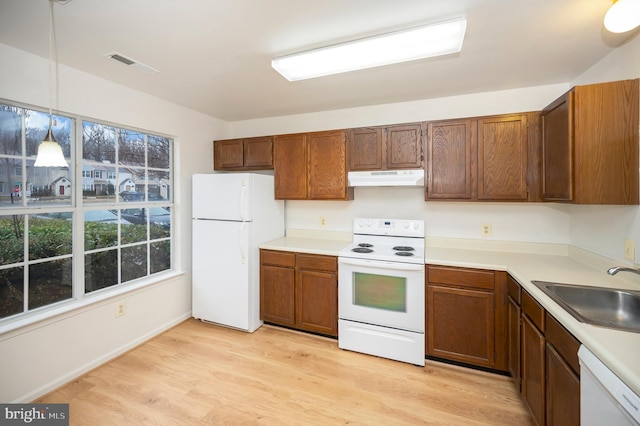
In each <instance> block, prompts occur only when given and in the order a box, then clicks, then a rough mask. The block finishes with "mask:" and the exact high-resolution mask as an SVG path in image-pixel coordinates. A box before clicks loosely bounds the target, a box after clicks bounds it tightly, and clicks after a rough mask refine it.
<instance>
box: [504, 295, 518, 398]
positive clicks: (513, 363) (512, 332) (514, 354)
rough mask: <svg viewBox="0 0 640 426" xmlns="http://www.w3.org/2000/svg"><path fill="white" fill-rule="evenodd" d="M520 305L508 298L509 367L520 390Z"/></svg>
mask: <svg viewBox="0 0 640 426" xmlns="http://www.w3.org/2000/svg"><path fill="white" fill-rule="evenodd" d="M520 314H521V311H520V305H519V304H518V303H517V302H516V301H515V300H513V299H512V298H511V297H509V298H508V300H507V327H508V332H507V333H508V351H509V355H508V368H509V373H510V374H511V377H512V378H513V382H514V383H515V385H516V389H518V391H520V386H521V378H520Z"/></svg>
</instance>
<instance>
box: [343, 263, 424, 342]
mask: <svg viewBox="0 0 640 426" xmlns="http://www.w3.org/2000/svg"><path fill="white" fill-rule="evenodd" d="M338 265H339V266H338V316H339V317H340V319H343V320H351V321H357V322H362V323H366V324H374V325H380V326H383V327H391V328H397V329H400V330H409V331H415V332H418V333H424V321H425V310H424V264H412V263H400V262H384V261H378V260H364V259H351V258H342V257H341V258H339V259H338Z"/></svg>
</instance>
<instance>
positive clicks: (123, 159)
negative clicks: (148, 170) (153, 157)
mask: <svg viewBox="0 0 640 426" xmlns="http://www.w3.org/2000/svg"><path fill="white" fill-rule="evenodd" d="M145 145H146V144H145V136H144V135H143V134H142V133H138V132H134V131H133V130H124V129H120V130H119V131H118V162H119V163H120V164H124V165H128V166H139V167H144V166H145V160H144V157H145Z"/></svg>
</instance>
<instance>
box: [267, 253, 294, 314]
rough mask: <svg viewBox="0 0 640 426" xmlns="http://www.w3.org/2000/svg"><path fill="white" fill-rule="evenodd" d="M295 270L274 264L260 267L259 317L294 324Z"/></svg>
mask: <svg viewBox="0 0 640 426" xmlns="http://www.w3.org/2000/svg"><path fill="white" fill-rule="evenodd" d="M294 280H295V270H294V269H293V268H285V267H282V266H274V265H264V264H263V265H261V267H260V319H262V320H263V321H268V322H273V323H276V324H281V325H287V326H294V325H295V322H296V321H295V288H294V283H295V281H294Z"/></svg>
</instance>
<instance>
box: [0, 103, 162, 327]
mask: <svg viewBox="0 0 640 426" xmlns="http://www.w3.org/2000/svg"><path fill="white" fill-rule="evenodd" d="M48 126H49V116H48V114H46V113H44V112H41V111H38V110H36V109H31V108H25V107H22V106H18V105H12V104H11V103H9V102H0V170H2V171H3V173H2V175H0V244H2V246H3V250H2V251H1V252H0V324H1V323H3V322H6V321H11V320H13V319H16V318H22V317H25V316H28V315H30V314H32V313H33V312H36V311H37V312H40V311H42V310H46V309H48V308H51V307H54V306H58V305H60V304H69V305H71V306H72V305H73V304H74V303H78V302H83V303H84V302H85V301H86V300H87V298H90V297H92V295H94V294H97V293H99V292H109V291H114V290H115V289H123V288H124V289H126V287H127V285H130V284H132V283H134V282H139V281H140V280H141V279H148V280H149V281H153V279H152V278H153V277H154V276H157V274H161V273H163V272H167V271H171V270H172V268H173V265H172V247H173V235H172V222H173V221H172V217H173V215H172V207H173V204H172V195H171V189H172V188H173V185H172V182H173V170H172V156H173V140H172V139H171V138H168V137H165V136H161V135H156V134H152V133H150V132H146V131H140V130H132V129H125V128H120V127H118V126H114V125H111V124H109V125H107V124H104V123H98V122H93V121H87V120H83V118H82V117H78V116H75V117H74V116H54V125H53V133H54V136H55V138H56V140H57V141H58V142H59V144H60V145H61V147H62V149H63V153H64V156H65V159H66V160H67V163H68V164H69V167H66V168H57V167H53V168H52V167H34V162H35V157H36V153H37V148H38V145H39V143H40V142H41V141H42V139H43V138H44V136H45V134H46V132H47V130H48ZM77 163H80V165H81V168H80V170H79V171H78V173H77V175H74V174H73V171H74V170H76V167H75V166H74V165H75V164H77ZM151 175H154V176H155V175H157V176H161V177H162V181H161V182H160V181H159V180H156V179H153V180H152V181H149V179H148V176H151ZM160 183H161V184H162V185H166V189H163V190H160V189H158V190H156V189H155V188H156V187H158V188H160ZM149 188H153V189H154V191H153V193H150V192H149ZM74 231H75V232H74ZM74 250H75V251H74Z"/></svg>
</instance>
